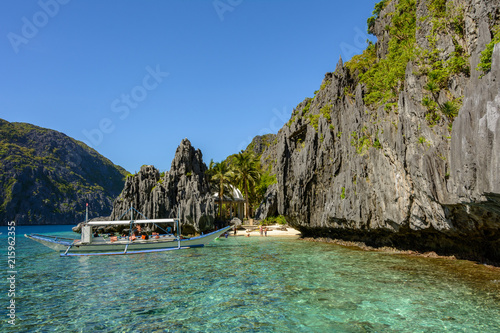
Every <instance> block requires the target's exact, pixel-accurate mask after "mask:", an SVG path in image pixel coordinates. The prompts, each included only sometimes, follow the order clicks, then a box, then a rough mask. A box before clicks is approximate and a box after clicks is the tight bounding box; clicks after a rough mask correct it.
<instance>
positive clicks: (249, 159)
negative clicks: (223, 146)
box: [233, 152, 261, 218]
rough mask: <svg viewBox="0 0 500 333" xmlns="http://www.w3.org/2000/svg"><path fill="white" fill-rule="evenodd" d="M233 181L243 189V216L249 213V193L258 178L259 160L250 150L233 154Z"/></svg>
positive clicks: (247, 215)
mask: <svg viewBox="0 0 500 333" xmlns="http://www.w3.org/2000/svg"><path fill="white" fill-rule="evenodd" d="M233 164H234V181H235V183H236V184H237V185H238V186H239V187H240V188H241V189H243V193H244V196H245V203H246V209H245V217H246V218H248V217H249V215H250V205H249V193H250V192H253V191H254V188H255V184H256V183H257V182H258V180H259V178H260V173H261V171H260V166H259V160H258V159H257V158H256V157H255V155H254V154H253V153H251V152H240V153H238V155H235V156H234V159H233Z"/></svg>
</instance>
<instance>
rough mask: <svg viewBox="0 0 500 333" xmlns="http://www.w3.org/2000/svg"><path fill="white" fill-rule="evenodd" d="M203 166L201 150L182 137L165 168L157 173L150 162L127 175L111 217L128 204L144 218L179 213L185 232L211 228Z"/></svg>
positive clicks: (212, 212)
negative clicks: (169, 166) (170, 162)
mask: <svg viewBox="0 0 500 333" xmlns="http://www.w3.org/2000/svg"><path fill="white" fill-rule="evenodd" d="M206 170H207V166H206V165H205V163H204V162H203V157H202V154H201V151H200V150H199V149H197V150H195V149H194V148H193V147H192V146H191V143H190V142H189V140H187V139H184V140H182V142H181V144H180V145H179V147H178V148H177V150H176V153H175V157H174V159H173V161H172V165H171V168H170V171H169V172H165V174H164V175H160V172H159V171H158V170H157V169H155V168H154V167H153V166H152V165H144V166H142V167H141V170H140V171H139V172H138V173H137V174H135V175H131V176H129V177H127V179H126V181H125V187H124V188H123V191H122V193H121V194H120V195H119V196H118V198H117V199H116V200H115V202H114V204H113V212H112V214H111V219H112V220H116V219H119V218H120V217H121V216H122V215H123V214H124V213H125V212H126V211H127V210H128V209H129V208H130V207H131V206H132V207H134V208H135V209H137V210H138V211H139V212H141V213H142V214H144V215H145V216H146V217H147V218H174V217H180V219H181V222H182V223H183V230H185V231H186V232H189V230H191V231H193V232H194V231H205V230H208V229H212V228H213V227H214V217H215V204H214V199H213V197H212V196H211V194H210V186H209V185H210V184H209V182H208V179H207V177H206V175H205V171H206ZM124 218H130V217H129V215H127V216H126V217H124Z"/></svg>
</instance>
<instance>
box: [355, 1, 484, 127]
mask: <svg viewBox="0 0 500 333" xmlns="http://www.w3.org/2000/svg"><path fill="white" fill-rule="evenodd" d="M388 3H389V2H388V1H381V2H379V3H377V4H376V5H375V10H374V12H373V14H374V16H372V17H371V18H369V19H368V27H369V32H371V33H374V29H376V24H375V21H376V19H378V18H379V16H380V15H381V12H382V10H383V9H384V8H385V7H386V5H387V4H388ZM427 9H428V12H429V14H428V15H427V16H425V17H421V18H420V21H422V24H421V25H425V26H430V31H429V33H428V34H427V35H426V36H425V38H426V39H427V47H425V48H422V47H421V46H419V45H418V43H417V40H416V33H417V30H418V29H421V28H422V27H421V26H419V24H418V23H419V22H417V13H416V10H417V4H416V1H415V0H400V1H398V2H397V3H396V5H395V11H394V12H391V13H386V14H385V15H386V16H387V17H389V18H390V24H389V25H386V26H385V27H383V28H382V29H383V30H384V31H386V32H387V33H388V35H389V40H388V41H382V42H387V54H385V55H383V56H382V57H381V58H379V57H378V52H377V51H378V50H377V48H378V47H380V43H376V44H373V43H371V42H370V43H369V45H368V47H367V48H366V49H365V50H364V52H363V53H362V54H360V55H356V56H354V57H353V58H352V59H351V60H350V61H349V62H347V63H346V67H347V68H348V69H349V70H350V72H351V73H352V74H355V75H356V76H357V79H358V81H359V82H360V83H363V84H365V86H366V91H367V93H366V94H365V95H364V102H365V103H366V104H367V105H368V106H373V107H377V106H379V105H384V104H386V108H385V109H386V110H390V109H392V106H394V105H396V106H397V99H398V96H399V92H400V91H401V90H402V88H403V83H404V82H405V74H406V68H407V65H408V63H409V62H413V63H414V64H415V65H416V67H417V68H418V74H419V75H420V76H424V77H426V79H427V84H426V85H425V87H424V89H425V91H426V93H425V95H424V97H423V99H422V105H423V106H424V107H425V108H426V109H427V116H426V119H427V120H428V122H429V124H430V125H434V124H436V123H437V122H439V121H440V120H441V115H444V116H445V117H446V118H448V119H450V120H453V118H454V117H455V116H456V115H457V113H458V109H459V108H460V106H461V103H462V100H461V97H452V96H451V94H450V93H449V91H448V89H449V88H448V87H449V82H450V80H451V79H452V78H453V77H456V76H460V75H464V76H466V77H468V76H469V75H470V68H469V65H468V63H469V62H468V58H469V54H468V53H467V52H466V51H465V49H464V47H463V46H462V45H463V44H464V41H463V40H464V30H465V19H464V9H463V8H462V7H460V6H454V5H453V4H451V2H447V1H445V0H430V1H429V2H428V4H427ZM379 29H380V28H379ZM378 33H379V34H380V33H381V32H380V31H379V32H378ZM445 35H447V36H449V37H451V40H452V41H453V46H454V48H455V51H453V52H452V53H451V54H450V55H449V56H446V55H445V56H443V50H442V49H440V48H439V47H438V45H437V42H438V39H439V38H440V37H442V36H445ZM485 53H487V52H486V51H485ZM484 59H485V60H484V68H487V66H488V65H487V64H488V58H487V55H485V56H484ZM490 65H491V59H490ZM441 91H444V92H445V95H446V96H449V97H448V98H449V100H448V101H446V102H440V101H439V96H440V92H441Z"/></svg>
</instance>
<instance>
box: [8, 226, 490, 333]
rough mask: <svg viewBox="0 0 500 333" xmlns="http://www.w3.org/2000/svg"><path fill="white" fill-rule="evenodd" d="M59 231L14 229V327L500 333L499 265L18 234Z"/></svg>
mask: <svg viewBox="0 0 500 333" xmlns="http://www.w3.org/2000/svg"><path fill="white" fill-rule="evenodd" d="M68 230H70V227H69V226H50V227H18V228H17V236H18V238H17V247H16V256H17V260H16V265H17V267H16V268H17V271H18V274H17V281H16V283H17V285H16V289H17V290H16V305H17V307H16V315H17V316H18V318H17V325H16V327H15V328H16V331H23V332H24V331H41V332H46V331H83V332H114V331H121V332H164V331H167V332H229V331H233V332H446V331H449V332H500V269H498V268H491V267H486V266H482V265H474V264H473V263H470V262H467V261H458V260H448V259H436V258H420V257H409V256H400V255H394V254H384V253H379V252H365V251H360V250H355V249H349V248H345V247H341V246H337V245H333V244H323V243H314V242H306V241H301V240H296V239H292V238H275V237H269V238H263V237H262V238H261V237H249V238H247V237H229V238H227V239H222V240H218V241H215V242H214V243H212V244H211V245H210V246H207V247H205V248H199V249H189V250H181V251H169V252H167V253H148V254H137V255H129V256H102V257H81V258H74V257H72V258H60V257H59V255H58V254H57V253H56V252H54V251H52V250H50V249H48V248H45V247H44V246H42V245H41V244H38V243H35V242H32V241H30V240H28V239H26V238H24V237H22V234H23V233H29V232H41V231H45V232H46V233H58V234H65V235H66V236H71V235H72V236H73V237H75V238H76V237H78V235H77V234H73V233H72V232H71V231H68ZM0 231H1V232H3V235H0V250H1V251H2V260H3V261H4V262H5V265H4V267H6V265H7V258H6V249H5V248H6V245H7V244H6V242H7V240H6V237H5V236H6V228H4V227H2V228H0ZM61 231H64V232H62V233H61ZM7 288H8V287H7V284H5V289H6V290H5V292H2V298H1V299H2V301H3V303H4V304H5V305H8V299H7V295H6V292H7ZM5 307H6V306H2V308H3V309H5ZM3 311H5V310H3ZM5 318H6V316H5V315H4V316H3V320H2V324H1V327H4V328H7V327H9V325H7V323H6V319H5ZM2 331H3V329H2Z"/></svg>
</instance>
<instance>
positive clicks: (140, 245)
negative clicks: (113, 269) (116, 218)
mask: <svg viewBox="0 0 500 333" xmlns="http://www.w3.org/2000/svg"><path fill="white" fill-rule="evenodd" d="M230 228H231V227H230V226H228V227H225V228H222V229H220V230H217V231H214V232H212V233H209V234H206V235H201V236H198V237H193V238H186V239H181V240H180V241H179V240H176V239H175V238H173V237H169V238H165V237H162V238H160V239H148V240H143V239H138V240H135V241H128V240H127V241H123V240H119V241H116V242H110V241H109V240H107V241H106V240H102V239H99V241H96V242H92V243H90V244H82V243H81V242H80V241H79V240H77V241H72V240H68V239H59V240H58V239H55V238H54V237H50V236H43V235H25V236H26V237H27V238H30V239H32V240H34V241H36V242H39V243H41V244H43V245H45V246H47V247H49V248H51V249H53V250H56V251H59V252H64V253H62V254H61V255H62V256H71V255H85V254H88V255H97V254H134V253H146V252H160V251H167V250H176V249H186V248H192V247H202V246H205V245H207V244H208V243H210V242H211V241H213V240H214V239H215V238H217V237H219V236H220V235H222V234H223V233H225V232H226V231H228V230H229V229H230Z"/></svg>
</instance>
